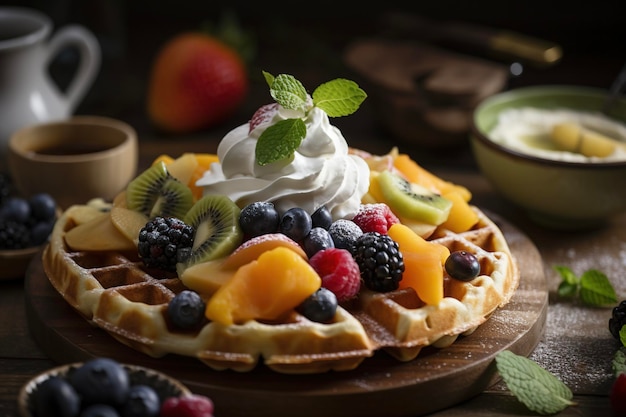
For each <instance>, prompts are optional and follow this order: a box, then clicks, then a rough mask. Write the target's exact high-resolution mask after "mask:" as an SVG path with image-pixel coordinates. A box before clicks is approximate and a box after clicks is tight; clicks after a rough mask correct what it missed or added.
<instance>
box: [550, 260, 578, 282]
mask: <svg viewBox="0 0 626 417" xmlns="http://www.w3.org/2000/svg"><path fill="white" fill-rule="evenodd" d="M554 270H555V271H556V272H558V273H559V275H561V278H562V279H563V282H566V283H568V284H570V285H578V281H579V279H578V277H577V276H576V274H574V272H573V271H572V270H571V269H570V268H568V267H566V266H559V265H556V266H554Z"/></svg>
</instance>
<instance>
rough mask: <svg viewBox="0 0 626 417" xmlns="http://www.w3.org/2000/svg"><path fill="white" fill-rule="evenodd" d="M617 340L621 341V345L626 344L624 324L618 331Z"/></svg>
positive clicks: (625, 327) (625, 326)
mask: <svg viewBox="0 0 626 417" xmlns="http://www.w3.org/2000/svg"><path fill="white" fill-rule="evenodd" d="M619 341H620V342H622V346H626V325H624V326H622V328H621V329H620V331H619Z"/></svg>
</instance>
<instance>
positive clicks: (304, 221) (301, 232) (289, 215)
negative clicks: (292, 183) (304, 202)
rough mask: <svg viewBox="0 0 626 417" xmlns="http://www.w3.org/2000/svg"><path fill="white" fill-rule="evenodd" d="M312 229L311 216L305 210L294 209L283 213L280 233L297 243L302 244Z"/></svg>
mask: <svg viewBox="0 0 626 417" xmlns="http://www.w3.org/2000/svg"><path fill="white" fill-rule="evenodd" d="M312 227H313V221H312V220H311V215H310V214H309V213H307V212H306V210H304V209H303V208H300V207H293V208H290V209H289V210H287V211H286V212H285V213H283V215H282V217H281V218H280V224H279V226H278V231H279V232H281V233H283V234H284V235H286V236H288V237H290V238H292V239H293V240H295V241H296V242H300V241H301V240H302V239H304V238H305V236H306V235H308V234H309V232H310V231H311V228H312Z"/></svg>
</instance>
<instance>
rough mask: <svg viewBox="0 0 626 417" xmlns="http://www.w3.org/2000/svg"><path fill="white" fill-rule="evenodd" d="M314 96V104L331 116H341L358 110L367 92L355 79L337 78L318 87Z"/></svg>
mask: <svg viewBox="0 0 626 417" xmlns="http://www.w3.org/2000/svg"><path fill="white" fill-rule="evenodd" d="M312 97H313V105H315V106H316V107H319V108H320V109H322V110H324V111H325V112H326V114H328V116H329V117H341V116H348V115H350V114H352V113H354V112H355V111H357V110H358V108H359V106H360V105H361V103H363V100H365V98H366V97H367V94H365V91H363V90H361V89H360V88H359V86H358V84H357V83H355V82H354V81H350V80H346V79H343V78H337V79H335V80H332V81H329V82H327V83H324V84H322V85H320V86H319V87H317V88H316V89H315V91H313V94H312Z"/></svg>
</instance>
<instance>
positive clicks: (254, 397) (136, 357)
mask: <svg viewBox="0 0 626 417" xmlns="http://www.w3.org/2000/svg"><path fill="white" fill-rule="evenodd" d="M491 217H492V218H493V219H495V221H496V223H497V224H498V225H499V226H500V228H501V229H502V231H503V233H504V235H505V236H506V239H507V241H508V242H509V245H510V248H511V251H512V252H513V255H514V256H515V258H516V259H517V262H518V265H519V267H520V270H521V281H520V286H519V289H518V290H517V292H516V293H515V295H514V296H513V298H512V300H511V302H510V303H509V304H507V305H506V306H505V307H504V308H502V309H499V310H498V311H496V312H495V313H494V314H493V315H492V316H491V318H490V319H489V320H488V321H487V322H486V323H485V324H483V325H482V326H480V327H479V328H478V329H477V330H476V331H475V332H474V333H473V334H471V335H469V336H466V337H461V338H459V339H458V340H457V341H456V342H455V343H454V344H453V345H452V346H450V347H448V348H445V349H441V350H438V349H434V348H433V349H432V350H428V351H426V350H424V351H422V353H421V354H420V356H418V357H417V358H416V359H415V360H413V361H410V362H404V363H402V362H398V361H396V360H395V359H393V358H391V357H390V356H388V355H387V354H385V353H384V352H379V353H377V354H376V355H374V356H373V357H371V358H368V359H366V360H365V361H364V362H363V363H362V364H361V365H360V366H359V367H358V368H357V369H355V370H353V371H347V372H328V373H325V374H319V375H284V374H279V373H276V372H273V371H271V370H269V369H267V368H265V367H263V366H259V367H257V368H256V369H255V370H253V371H251V372H247V373H237V372H234V371H214V370H212V369H210V368H208V367H207V366H205V365H203V364H202V363H201V362H200V361H198V360H196V359H194V358H187V357H180V356H166V357H163V358H158V359H157V358H152V357H149V356H146V355H144V354H142V353H139V352H137V351H134V350H133V349H131V348H129V347H126V346H125V345H122V344H121V343H119V342H117V341H116V340H115V339H113V338H112V337H111V336H109V335H108V333H106V332H104V331H103V330H100V329H99V328H94V327H93V326H91V325H90V324H89V323H87V322H86V321H85V320H84V319H83V318H82V317H80V316H79V315H78V314H77V313H76V312H75V311H74V310H73V309H72V308H71V307H70V306H69V305H68V304H67V303H66V302H65V301H64V300H63V298H62V297H61V296H60V295H59V294H58V293H57V292H56V290H55V289H54V288H53V287H52V286H51V285H50V283H49V282H48V279H47V277H46V275H45V273H44V272H43V266H42V264H41V256H38V257H37V258H35V259H34V260H33V262H32V263H31V265H30V267H29V270H28V271H27V273H26V282H25V289H26V309H27V316H28V322H29V327H30V331H31V334H32V336H33V338H34V339H35V340H36V341H37V342H38V343H39V345H40V346H41V348H42V349H43V350H44V352H45V353H46V354H48V355H49V356H50V357H51V358H52V359H53V360H55V361H57V362H59V363H69V362H76V361H84V360H88V359H91V358H94V357H102V356H104V357H110V358H113V359H116V360H118V361H120V362H122V363H130V364H137V365H142V366H147V367H150V368H153V369H157V370H159V371H162V372H165V373H167V374H169V375H170V376H172V377H174V378H177V379H179V380H180V381H181V382H182V383H183V384H185V385H186V386H187V387H188V388H189V389H190V390H191V391H193V392H194V393H197V394H203V395H207V396H209V397H210V398H211V399H212V400H213V401H214V403H215V408H216V415H220V416H225V417H238V416H251V415H254V416H258V417H263V416H268V417H270V416H271V417H282V416H285V417H292V416H294V415H298V416H302V417H306V416H315V417H317V416H320V415H324V416H326V417H333V416H341V417H352V416H354V417H357V416H358V417H368V416H376V417H378V416H381V415H384V416H386V417H396V416H417V415H422V414H427V413H431V412H434V411H437V410H441V409H443V408H447V407H449V406H452V405H455V404H458V403H459V402H461V401H464V400H466V399H469V398H471V397H473V396H475V395H477V394H479V393H481V392H482V391H483V390H485V389H486V388H488V387H489V386H491V385H492V384H493V383H495V382H496V381H497V380H498V375H497V372H496V369H495V363H494V357H495V356H496V355H497V354H498V352H500V351H502V350H505V349H508V350H511V351H513V352H515V353H517V354H521V355H524V356H527V355H529V354H530V353H531V352H532V351H533V349H534V348H535V346H536V345H537V343H538V342H539V340H540V338H541V336H542V334H543V329H544V325H545V320H546V314H547V306H548V289H547V283H546V280H545V275H544V270H543V263H542V260H541V256H540V254H539V252H538V250H537V248H536V247H535V246H534V244H533V243H532V242H531V241H530V239H528V237H526V236H525V235H524V234H523V233H521V232H520V231H519V230H518V229H517V228H515V227H514V226H512V225H511V224H509V223H507V222H505V221H503V220H500V219H498V218H497V216H491Z"/></svg>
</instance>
